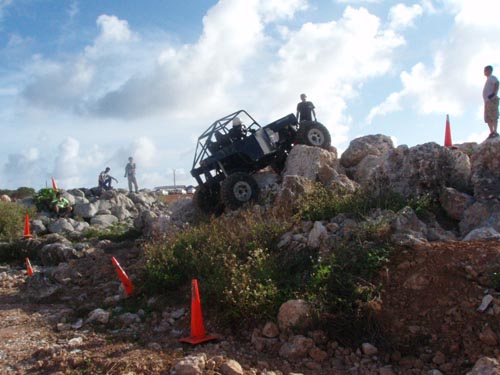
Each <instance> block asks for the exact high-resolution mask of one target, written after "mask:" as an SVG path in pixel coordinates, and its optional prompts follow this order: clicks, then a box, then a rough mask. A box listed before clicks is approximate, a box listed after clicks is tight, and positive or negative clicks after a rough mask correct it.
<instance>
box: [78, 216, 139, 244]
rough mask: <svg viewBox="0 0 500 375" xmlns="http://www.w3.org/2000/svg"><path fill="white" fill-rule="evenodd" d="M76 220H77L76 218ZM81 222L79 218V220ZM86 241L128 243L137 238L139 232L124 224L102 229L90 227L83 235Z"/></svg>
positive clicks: (115, 224)
mask: <svg viewBox="0 0 500 375" xmlns="http://www.w3.org/2000/svg"><path fill="white" fill-rule="evenodd" d="M77 219H78V218H77ZM79 219H80V220H81V218H79ZM82 234H83V236H84V237H85V238H86V239H92V238H95V239H98V240H110V241H114V242H120V241H129V240H135V239H136V238H139V237H140V235H141V232H139V231H138V230H136V229H135V228H131V227H129V226H128V225H127V224H126V223H113V224H111V225H110V226H109V227H107V228H104V229H97V228H93V227H90V228H88V229H86V230H85V231H84V232H83V233H82Z"/></svg>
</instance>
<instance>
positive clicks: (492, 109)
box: [483, 65, 498, 138]
mask: <svg viewBox="0 0 500 375" xmlns="http://www.w3.org/2000/svg"><path fill="white" fill-rule="evenodd" d="M492 73H493V67H492V66H491V65H488V66H485V67H484V75H485V76H486V82H485V83H484V88H483V100H484V122H485V123H487V124H488V127H489V128H490V135H489V136H488V138H494V137H498V133H497V126H498V96H497V94H498V79H497V77H495V76H494V75H493V74H492Z"/></svg>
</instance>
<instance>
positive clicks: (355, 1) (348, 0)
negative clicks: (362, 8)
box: [336, 0, 383, 5]
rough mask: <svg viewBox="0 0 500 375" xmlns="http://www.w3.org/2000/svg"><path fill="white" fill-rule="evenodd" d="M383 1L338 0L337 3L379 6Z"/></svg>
mask: <svg viewBox="0 0 500 375" xmlns="http://www.w3.org/2000/svg"><path fill="white" fill-rule="evenodd" d="M382 1H383V0H336V2H337V3H339V4H351V5H356V4H379V3H381V2H382Z"/></svg>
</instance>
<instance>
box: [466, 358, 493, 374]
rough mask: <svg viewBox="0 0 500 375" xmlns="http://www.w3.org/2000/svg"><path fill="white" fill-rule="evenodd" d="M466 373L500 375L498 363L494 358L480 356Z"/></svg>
mask: <svg viewBox="0 0 500 375" xmlns="http://www.w3.org/2000/svg"><path fill="white" fill-rule="evenodd" d="M467 375H500V363H499V362H498V360H497V359H496V358H489V357H481V358H479V359H478V360H477V362H476V363H475V365H474V367H473V368H472V370H471V371H469V372H468V373H467Z"/></svg>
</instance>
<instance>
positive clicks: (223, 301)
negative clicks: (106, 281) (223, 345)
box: [145, 211, 310, 323]
mask: <svg viewBox="0 0 500 375" xmlns="http://www.w3.org/2000/svg"><path fill="white" fill-rule="evenodd" d="M290 227H291V223H290V222H288V221H286V220H283V219H280V218H277V217H274V216H272V215H269V216H266V215H265V214H262V213H257V212H254V211H252V212H250V211H240V212H237V213H233V215H232V216H230V217H228V216H222V217H219V218H217V219H212V220H211V221H209V222H207V223H201V224H200V225H198V226H197V227H192V228H189V229H187V230H185V231H183V232H179V233H176V234H173V235H171V236H170V237H169V238H162V239H157V240H154V241H153V242H150V243H148V244H146V245H145V253H146V267H147V278H148V281H149V283H148V284H149V285H150V287H149V288H148V289H149V290H156V291H158V290H161V291H165V289H166V290H169V291H178V290H179V289H184V290H185V288H186V287H187V286H189V285H190V280H191V279H198V280H199V283H200V289H201V291H202V295H203V298H204V299H205V300H208V301H211V303H210V307H212V308H215V309H218V312H219V317H220V318H221V319H222V320H225V321H227V322H233V323H234V322H241V321H247V322H248V321H249V320H250V319H263V318H268V317H270V316H273V315H274V314H275V313H276V311H277V307H278V306H279V305H280V304H281V303H283V302H284V301H285V300H286V299H288V298H290V297H291V296H292V290H291V289H290V288H288V290H287V289H286V288H283V286H284V285H286V284H287V281H288V280H290V279H293V275H290V272H289V271H290V269H292V268H294V269H295V271H297V270H298V271H299V272H298V273H300V272H302V271H303V270H301V269H300V268H301V267H302V268H304V267H306V268H307V264H306V265H305V266H303V265H301V264H299V263H300V262H299V259H301V260H302V259H303V258H304V256H303V255H295V256H294V257H295V259H287V257H286V254H285V252H286V251H285V250H280V249H278V248H277V246H276V245H277V243H278V241H279V239H280V237H281V236H282V235H283V234H284V233H285V232H286V231H287V230H289V229H290ZM306 258H307V256H306ZM287 267H289V269H287ZM309 268H310V266H309ZM294 283H295V284H298V282H297V281H294Z"/></svg>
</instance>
